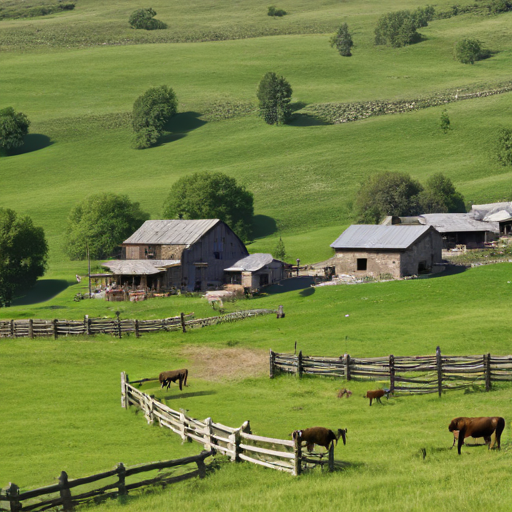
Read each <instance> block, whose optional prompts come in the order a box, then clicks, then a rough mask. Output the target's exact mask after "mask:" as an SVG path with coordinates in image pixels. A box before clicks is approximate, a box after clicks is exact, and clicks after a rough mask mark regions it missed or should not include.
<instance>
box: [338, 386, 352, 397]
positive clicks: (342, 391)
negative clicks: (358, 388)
mask: <svg viewBox="0 0 512 512" xmlns="http://www.w3.org/2000/svg"><path fill="white" fill-rule="evenodd" d="M344 396H346V397H347V398H350V397H351V396H352V391H350V389H347V388H343V389H340V390H339V391H338V398H343V397H344Z"/></svg>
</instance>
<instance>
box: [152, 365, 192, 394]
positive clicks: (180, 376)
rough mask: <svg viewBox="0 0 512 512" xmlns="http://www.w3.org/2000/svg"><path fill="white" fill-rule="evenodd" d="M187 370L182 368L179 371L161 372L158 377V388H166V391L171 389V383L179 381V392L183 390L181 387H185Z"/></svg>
mask: <svg viewBox="0 0 512 512" xmlns="http://www.w3.org/2000/svg"><path fill="white" fill-rule="evenodd" d="M187 377H188V370H187V369H185V368H183V369H181V370H172V371H170V372H162V373H161V374H160V375H159V376H158V380H159V381H160V387H161V388H163V387H164V386H167V389H169V388H170V387H171V382H176V381H179V384H180V391H181V390H182V389H183V385H185V386H186V385H187Z"/></svg>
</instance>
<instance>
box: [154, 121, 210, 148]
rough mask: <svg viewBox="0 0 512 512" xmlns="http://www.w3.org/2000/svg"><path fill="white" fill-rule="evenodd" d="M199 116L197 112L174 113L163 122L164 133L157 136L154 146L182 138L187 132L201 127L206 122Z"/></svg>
mask: <svg viewBox="0 0 512 512" xmlns="http://www.w3.org/2000/svg"><path fill="white" fill-rule="evenodd" d="M200 116H201V114H200V113H199V112H182V113H181V114H176V115H175V116H174V117H172V118H171V119H170V120H169V121H168V122H167V123H166V124H165V126H164V131H165V132H166V133H165V134H164V135H162V136H161V137H159V139H158V143H157V144H155V147H158V146H162V145H163V144H167V143H169V142H174V141H176V140H179V139H182V138H183V137H186V136H187V133H188V132H191V131H192V130H197V128H201V126H203V125H205V124H206V121H203V120H202V119H200Z"/></svg>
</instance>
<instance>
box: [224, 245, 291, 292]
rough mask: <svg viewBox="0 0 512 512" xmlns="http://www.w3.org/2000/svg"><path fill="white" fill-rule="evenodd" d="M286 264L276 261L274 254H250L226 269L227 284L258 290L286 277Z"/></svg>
mask: <svg viewBox="0 0 512 512" xmlns="http://www.w3.org/2000/svg"><path fill="white" fill-rule="evenodd" d="M284 268H285V263H283V262H282V261H280V260H276V259H274V258H273V257H272V254H264V253H257V254H250V255H249V256H246V257H245V258H242V259H241V260H239V261H237V262H236V263H234V264H233V265H231V266H230V267H229V268H225V269H224V272H225V273H226V282H228V283H230V284H240V285H242V286H243V287H244V288H249V289H250V290H257V289H259V288H261V287H262V286H266V285H268V284H273V283H275V282H277V281H280V280H281V279H283V278H284V277H285V271H284Z"/></svg>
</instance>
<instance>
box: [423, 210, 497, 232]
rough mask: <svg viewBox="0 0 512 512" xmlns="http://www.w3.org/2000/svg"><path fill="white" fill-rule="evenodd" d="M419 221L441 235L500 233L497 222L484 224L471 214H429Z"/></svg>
mask: <svg viewBox="0 0 512 512" xmlns="http://www.w3.org/2000/svg"><path fill="white" fill-rule="evenodd" d="M419 220H420V222H421V223H422V224H425V225H427V226H433V227H434V228H436V230H437V231H439V233H463V232H478V231H491V232H493V233H499V232H500V226H499V224H498V223H497V222H483V221H481V220H477V219H475V218H473V216H472V215H471V214H470V213H429V214H425V215H420V216H419Z"/></svg>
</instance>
